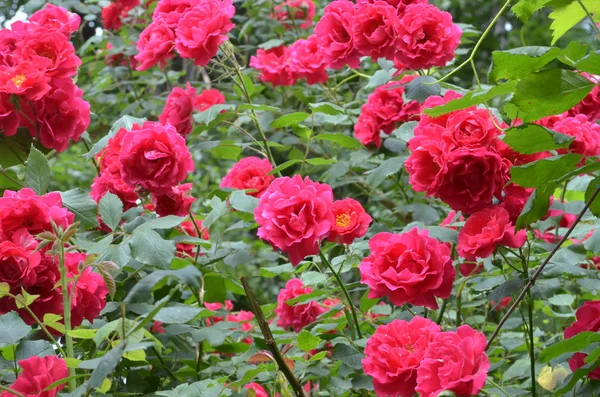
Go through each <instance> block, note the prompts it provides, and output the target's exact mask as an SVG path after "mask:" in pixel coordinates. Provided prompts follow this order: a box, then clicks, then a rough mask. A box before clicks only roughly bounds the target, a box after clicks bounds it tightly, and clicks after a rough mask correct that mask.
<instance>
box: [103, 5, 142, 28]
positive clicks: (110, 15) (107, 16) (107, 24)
mask: <svg viewBox="0 0 600 397" xmlns="http://www.w3.org/2000/svg"><path fill="white" fill-rule="evenodd" d="M139 5H140V0H115V1H111V2H110V3H109V4H108V5H107V6H106V7H104V8H102V24H103V25H104V28H105V29H107V30H119V29H120V28H121V26H122V25H123V18H125V17H127V15H128V14H129V11H131V10H133V9H134V8H135V7H137V6H139Z"/></svg>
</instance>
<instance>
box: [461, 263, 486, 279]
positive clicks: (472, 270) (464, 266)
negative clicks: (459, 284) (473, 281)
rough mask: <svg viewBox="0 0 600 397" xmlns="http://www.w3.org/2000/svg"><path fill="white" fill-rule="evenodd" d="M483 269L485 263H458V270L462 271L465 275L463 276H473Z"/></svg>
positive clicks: (462, 274)
mask: <svg viewBox="0 0 600 397" xmlns="http://www.w3.org/2000/svg"><path fill="white" fill-rule="evenodd" d="M482 270H483V263H477V262H463V263H461V264H460V265H458V271H459V272H460V274H461V276H463V277H469V276H473V275H475V274H479V273H481V271H482Z"/></svg>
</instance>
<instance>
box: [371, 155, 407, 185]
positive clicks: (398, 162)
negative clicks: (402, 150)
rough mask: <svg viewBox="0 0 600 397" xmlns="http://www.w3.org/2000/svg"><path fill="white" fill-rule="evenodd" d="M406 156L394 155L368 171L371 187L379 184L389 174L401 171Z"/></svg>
mask: <svg viewBox="0 0 600 397" xmlns="http://www.w3.org/2000/svg"><path fill="white" fill-rule="evenodd" d="M404 160H406V159H405V158H404V157H393V158H391V159H387V160H385V161H384V162H383V163H381V165H380V166H379V167H377V168H375V169H374V170H371V171H369V172H368V176H367V183H368V184H369V186H371V187H377V186H379V185H380V184H381V183H382V182H383V181H384V180H385V179H386V178H387V177H388V176H390V175H392V174H396V173H398V172H400V170H401V169H402V166H403V165H404Z"/></svg>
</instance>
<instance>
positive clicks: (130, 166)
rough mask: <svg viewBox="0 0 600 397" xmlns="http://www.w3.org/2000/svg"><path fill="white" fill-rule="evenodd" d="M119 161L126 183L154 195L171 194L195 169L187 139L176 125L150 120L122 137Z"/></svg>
mask: <svg viewBox="0 0 600 397" xmlns="http://www.w3.org/2000/svg"><path fill="white" fill-rule="evenodd" d="M119 162H120V166H121V177H122V178H123V180H124V181H125V182H126V183H128V184H129V185H130V186H133V187H135V186H141V187H143V188H144V189H146V190H148V191H150V192H151V193H153V194H165V193H169V192H170V191H171V189H172V187H173V186H175V185H177V184H179V182H181V181H183V180H184V179H185V178H186V177H187V174H188V172H191V171H193V170H194V161H193V160H192V156H191V154H190V152H189V150H188V148H187V146H186V145H185V140H184V139H183V138H182V137H181V135H179V134H177V131H176V130H175V128H173V127H172V126H171V125H169V124H167V125H166V126H163V125H162V124H160V123H155V122H151V121H147V122H145V123H144V124H143V126H142V127H141V129H139V130H132V131H129V132H128V133H127V134H126V135H125V136H124V137H123V148H122V150H121V154H120V155H119Z"/></svg>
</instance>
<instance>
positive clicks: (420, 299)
mask: <svg viewBox="0 0 600 397" xmlns="http://www.w3.org/2000/svg"><path fill="white" fill-rule="evenodd" d="M369 248H370V250H371V254H370V255H369V256H368V257H366V258H365V259H363V260H362V262H361V263H360V265H359V267H358V268H359V270H360V276H361V279H360V282H361V283H362V284H365V285H368V286H369V288H370V289H371V290H370V291H369V298H371V299H373V298H380V297H382V296H387V297H388V298H389V300H390V302H392V303H393V304H395V305H397V306H401V305H403V304H405V303H410V304H412V305H417V306H425V307H428V308H431V309H437V308H438V304H437V301H436V299H435V298H436V297H439V298H443V299H446V298H448V297H449V296H450V293H451V292H452V283H453V282H454V278H455V276H456V272H455V271H454V267H452V259H451V257H450V247H449V246H448V245H447V244H444V243H442V242H441V241H439V240H436V239H434V238H432V237H429V232H428V231H427V230H426V229H423V230H421V231H419V229H418V228H416V227H415V228H413V229H411V230H410V231H409V232H406V233H402V234H392V233H377V234H376V235H375V236H373V237H372V238H371V240H369Z"/></svg>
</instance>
